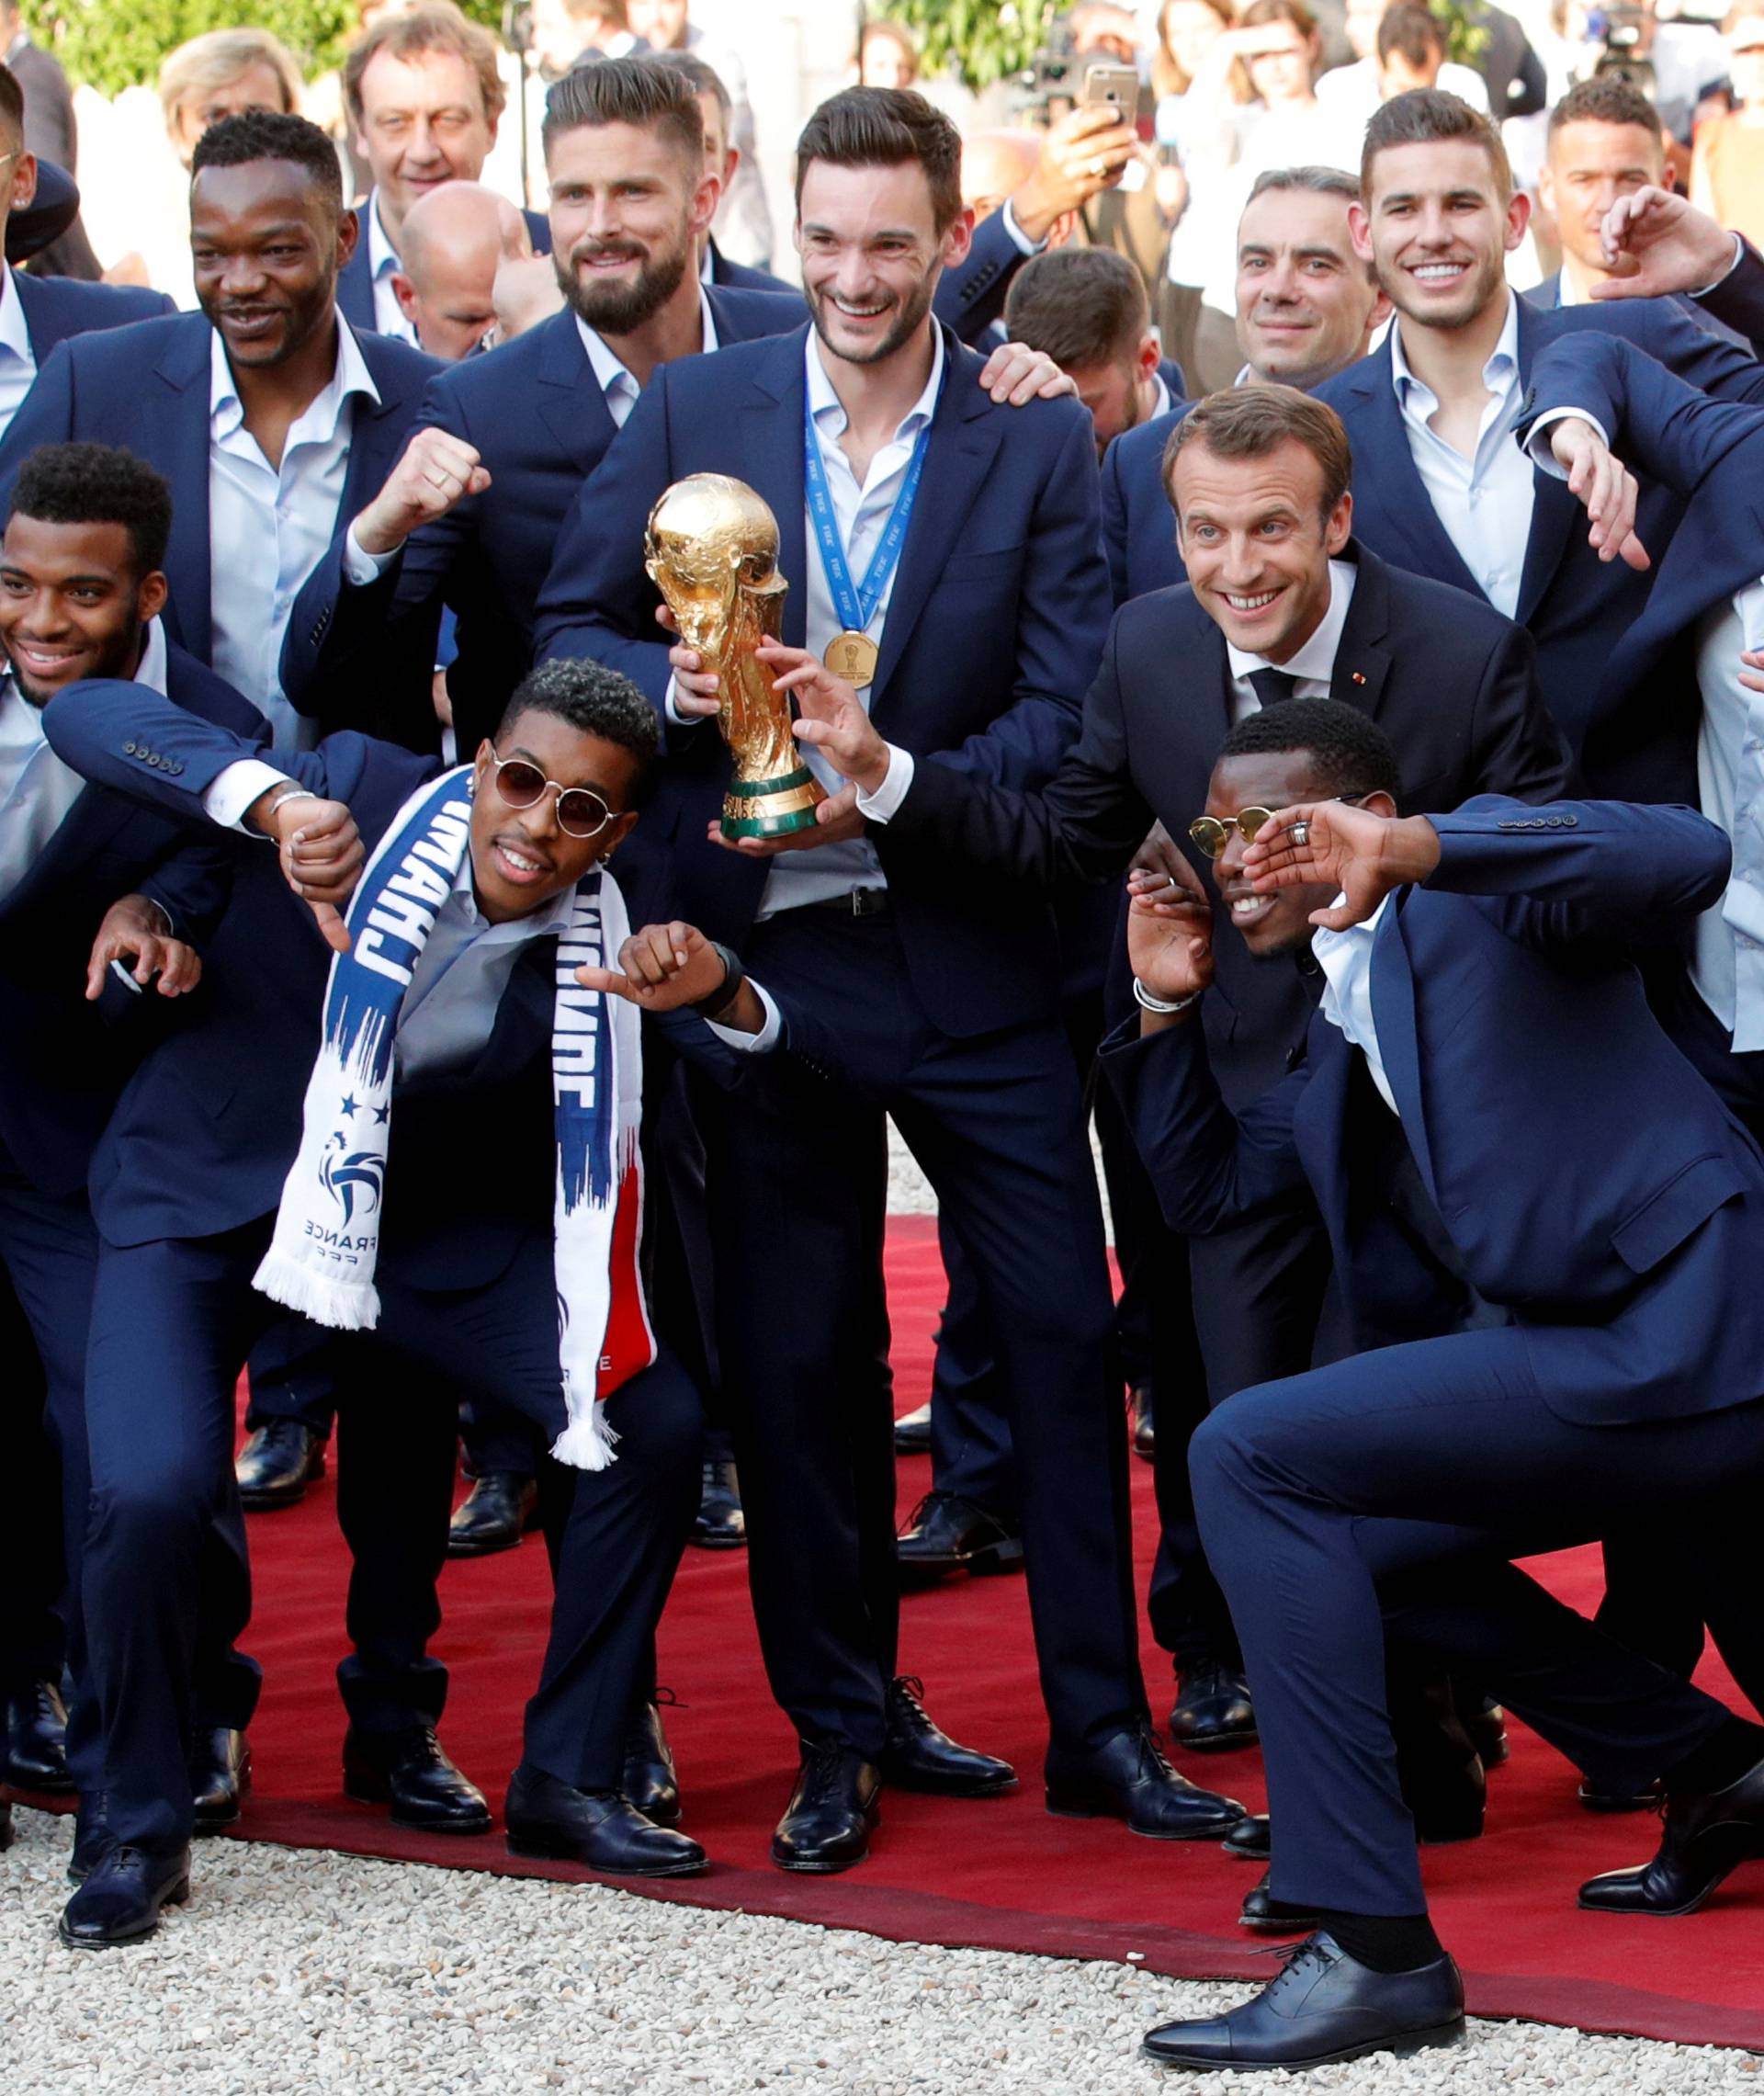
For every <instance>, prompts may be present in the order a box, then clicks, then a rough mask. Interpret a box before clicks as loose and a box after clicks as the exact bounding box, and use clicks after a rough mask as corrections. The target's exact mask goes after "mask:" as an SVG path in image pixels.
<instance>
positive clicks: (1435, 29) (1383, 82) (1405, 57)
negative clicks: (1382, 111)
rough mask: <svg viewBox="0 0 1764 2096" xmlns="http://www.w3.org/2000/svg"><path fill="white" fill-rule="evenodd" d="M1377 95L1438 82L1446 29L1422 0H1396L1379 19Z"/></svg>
mask: <svg viewBox="0 0 1764 2096" xmlns="http://www.w3.org/2000/svg"><path fill="white" fill-rule="evenodd" d="M1377 53H1378V97H1379V100H1380V101H1384V102H1388V101H1389V100H1390V98H1391V96H1393V95H1406V94H1408V92H1409V90H1410V89H1411V88H1415V87H1432V86H1434V85H1437V84H1438V81H1439V77H1440V69H1441V67H1442V65H1443V64H1444V63H1445V31H1444V30H1443V29H1442V28H1441V27H1440V23H1439V18H1438V17H1437V16H1436V15H1435V14H1434V13H1433V11H1432V9H1431V8H1430V7H1427V6H1423V5H1422V0H1397V4H1396V6H1391V7H1386V8H1385V11H1384V13H1383V15H1381V16H1380V17H1379V19H1378V43H1377Z"/></svg>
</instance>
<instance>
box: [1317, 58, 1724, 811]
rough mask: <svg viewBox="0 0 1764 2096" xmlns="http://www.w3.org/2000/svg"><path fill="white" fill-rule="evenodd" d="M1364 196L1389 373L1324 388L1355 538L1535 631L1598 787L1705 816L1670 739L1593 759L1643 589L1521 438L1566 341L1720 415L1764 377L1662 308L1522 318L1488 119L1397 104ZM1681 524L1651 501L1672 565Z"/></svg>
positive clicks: (1360, 220)
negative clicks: (1656, 379) (1593, 344)
mask: <svg viewBox="0 0 1764 2096" xmlns="http://www.w3.org/2000/svg"><path fill="white" fill-rule="evenodd" d="M1363 179H1364V198H1363V203H1362V204H1361V205H1360V206H1359V207H1357V208H1356V210H1355V212H1354V240H1355V244H1356V245H1357V247H1358V248H1359V250H1360V252H1361V253H1362V254H1363V255H1365V256H1366V257H1367V258H1368V259H1370V260H1371V261H1372V262H1373V263H1374V266H1375V267H1376V269H1377V272H1378V278H1379V281H1380V282H1381V283H1382V284H1383V286H1384V287H1385V290H1386V291H1387V292H1388V293H1389V295H1390V297H1391V299H1392V300H1393V301H1394V302H1395V304H1396V306H1397V320H1396V322H1395V323H1394V324H1393V325H1392V328H1391V330H1390V334H1389V335H1388V337H1387V338H1386V340H1385V344H1384V346H1383V347H1382V348H1380V349H1379V350H1378V351H1377V352H1376V354H1375V355H1374V356H1372V357H1366V358H1365V359H1364V360H1363V362H1361V363H1359V364H1357V365H1353V366H1351V367H1350V368H1348V369H1347V370H1345V371H1343V372H1342V373H1340V375H1339V376H1338V377H1336V378H1334V379H1331V380H1328V381H1327V382H1326V383H1325V384H1324V385H1323V386H1322V387H1320V388H1319V389H1318V397H1319V398H1320V399H1323V400H1326V401H1328V402H1329V404H1330V405H1331V406H1332V407H1334V408H1335V409H1336V410H1337V412H1338V413H1339V414H1340V416H1341V419H1342V421H1343V423H1344V424H1345V425H1346V427H1347V431H1348V436H1349V440H1350V442H1351V444H1352V446H1353V453H1354V467H1355V487H1356V492H1357V493H1358V495H1359V504H1358V513H1357V516H1356V519H1355V528H1356V530H1357V532H1358V533H1359V535H1360V537H1361V538H1362V539H1363V541H1364V543H1365V544H1366V545H1368V546H1370V547H1371V548H1372V549H1374V551H1376V552H1378V553H1381V554H1383V556H1384V557H1385V559H1386V560H1388V561H1394V562H1397V563H1400V564H1401V565H1403V566H1405V567H1408V568H1411V569H1413V570H1414V571H1415V572H1417V573H1418V574H1424V575H1430V576H1432V577H1434V578H1435V579H1436V580H1437V581H1440V582H1444V583H1452V584H1453V586H1454V587H1456V588H1459V589H1463V590H1471V591H1474V592H1476V594H1477V595H1482V596H1484V597H1485V598H1486V599H1487V601H1488V602H1489V603H1491V604H1493V605H1494V606H1495V607H1496V608H1497V609H1498V610H1499V611H1502V612H1504V613H1505V614H1506V615H1507V616H1508V617H1513V618H1516V619H1518V620H1519V622H1520V623H1521V625H1523V626H1525V627H1526V628H1527V629H1529V630H1530V631H1531V633H1532V637H1533V639H1534V640H1536V642H1537V651H1538V674H1539V677H1540V679H1541V681H1542V683H1543V686H1544V697H1545V698H1546V699H1547V701H1548V702H1549V706H1550V710H1551V711H1552V713H1553V714H1554V715H1555V718H1556V720H1557V721H1558V723H1559V724H1560V726H1561V728H1562V730H1563V732H1564V733H1565V734H1566V737H1567V739H1568V742H1569V746H1570V747H1571V748H1572V749H1573V750H1574V751H1575V753H1576V754H1577V757H1581V758H1582V770H1583V773H1584V776H1585V777H1586V779H1587V783H1588V785H1589V787H1594V788H1596V789H1597V790H1599V791H1600V792H1609V793H1613V794H1623V795H1628V794H1634V795H1636V796H1638V797H1640V798H1643V799H1678V800H1694V799H1695V786H1694V780H1693V779H1692V778H1691V776H1688V775H1687V774H1686V772H1685V770H1684V768H1683V765H1682V762H1681V753H1680V751H1679V747H1678V746H1677V745H1678V738H1677V736H1676V735H1675V733H1674V732H1673V731H1672V730H1671V728H1670V727H1669V726H1668V724H1667V723H1666V722H1663V721H1660V720H1658V719H1656V720H1654V721H1651V722H1650V721H1647V720H1644V719H1634V721H1633V722H1632V726H1633V728H1634V738H1633V740H1632V741H1630V742H1628V743H1626V744H1625V745H1623V746H1622V747H1613V746H1612V745H1611V744H1610V743H1609V742H1607V743H1605V744H1604V745H1603V746H1602V747H1601V748H1600V750H1599V751H1598V752H1597V753H1596V757H1595V753H1592V752H1588V753H1586V754H1585V755H1584V756H1582V744H1583V742H1584V741H1585V738H1586V734H1587V731H1588V725H1589V714H1590V710H1591V708H1593V706H1594V704H1595V702H1596V700H1597V698H1598V695H1599V694H1600V690H1601V688H1602V685H1603V682H1604V676H1605V670H1606V665H1607V663H1608V662H1609V660H1610V657H1611V651H1612V649H1613V648H1614V647H1615V646H1616V644H1617V642H1618V641H1619V640H1620V639H1621V638H1622V636H1623V631H1624V629H1626V628H1627V627H1628V626H1629V624H1630V623H1631V621H1632V620H1633V619H1634V617H1636V615H1637V613H1638V612H1639V611H1640V610H1641V608H1642V606H1643V603H1644V602H1645V597H1646V593H1647V583H1646V580H1645V577H1644V576H1642V575H1641V574H1639V573H1637V572H1635V571H1634V570H1633V569H1631V568H1628V567H1626V566H1625V565H1624V564H1623V562H1621V561H1611V562H1603V561H1600V559H1599V557H1598V555H1597V554H1596V553H1595V552H1594V551H1593V550H1592V549H1591V548H1590V547H1589V545H1588V543H1587V533H1586V530H1585V527H1584V526H1583V524H1582V521H1581V517H1580V511H1579V507H1578V505H1577V504H1576V502H1575V500H1574V498H1573V497H1572V495H1570V494H1569V493H1568V491H1567V489H1566V486H1564V484H1563V483H1562V482H1560V481H1558V480H1556V479H1554V478H1553V477H1552V476H1550V475H1549V474H1546V473H1544V472H1541V471H1538V470H1535V469H1532V470H1526V469H1524V468H1523V466H1522V464H1521V462H1518V461H1516V460H1515V459H1513V457H1512V448H1511V443H1510V436H1509V432H1510V429H1511V427H1512V425H1514V424H1515V423H1516V422H1517V421H1518V420H1519V415H1520V411H1521V405H1522V402H1523V396H1524V389H1525V387H1526V385H1527V384H1528V383H1529V380H1530V374H1531V370H1532V361H1533V359H1534V358H1535V357H1536V355H1537V352H1538V350H1539V349H1540V348H1541V347H1542V346H1543V345H1544V343H1546V342H1551V341H1555V340H1556V339H1558V338H1559V337H1560V336H1562V335H1564V334H1579V333H1582V332H1586V331H1589V330H1590V331H1591V332H1592V333H1594V334H1600V333H1616V334H1623V335H1626V336H1627V337H1628V338H1629V339H1631V340H1632V341H1634V342H1636V343H1638V344H1639V345H1640V346H1642V347H1643V348H1645V350H1647V352H1648V353H1649V355H1651V356H1655V357H1658V358H1659V360H1660V361H1661V362H1662V363H1664V364H1667V365H1668V366H1670V367H1671V368H1673V369H1675V370H1677V371H1678V372H1679V375H1680V376H1681V377H1682V378H1685V379H1687V380H1690V381H1691V383H1692V384H1694V385H1698V386H1701V387H1702V389H1703V390H1704V391H1706V392H1710V393H1713V394H1714V395H1716V396H1717V397H1720V398H1726V399H1739V400H1764V365H1759V364H1758V363H1756V362H1753V361H1751V360H1749V359H1748V358H1747V356H1746V355H1745V353H1744V352H1743V351H1741V350H1740V349H1738V348H1736V346H1734V345H1733V344H1732V343H1730V342H1727V341H1724V340H1723V339H1721V338H1720V337H1718V336H1715V335H1713V334H1708V333H1707V332H1705V331H1704V330H1703V329H1702V328H1700V327H1699V326H1698V325H1697V324H1696V323H1695V322H1693V321H1692V320H1691V319H1690V318H1689V317H1687V316H1686V315H1685V314H1684V313H1682V312H1679V310H1678V309H1677V308H1676V306H1673V305H1671V304H1668V303H1664V302H1662V303H1659V304H1656V305H1648V306H1640V305H1635V306H1623V305H1612V306H1611V307H1609V309H1607V307H1606V305H1605V304H1604V303H1603V302H1600V304H1597V305H1587V306H1569V307H1563V308H1558V309H1557V310H1556V311H1555V312H1548V313H1544V312H1538V311H1536V310H1535V309H1534V308H1533V307H1532V306H1530V305H1528V304H1527V303H1526V302H1525V301H1524V300H1521V299H1516V298H1515V297H1514V296H1513V294H1512V293H1511V292H1510V290H1509V289H1507V286H1506V283H1505V281H1504V278H1503V277H1502V274H1501V262H1502V257H1503V255H1505V254H1506V252H1507V251H1508V250H1509V249H1510V247H1512V246H1513V245H1515V244H1517V242H1518V240H1519V239H1520V237H1521V234H1522V232H1523V230H1524V223H1525V205H1524V201H1523V198H1521V197H1520V196H1518V195H1516V194H1515V192H1514V191H1513V188H1512V184H1511V177H1510V171H1509V169H1508V166H1507V161H1506V155H1505V153H1504V150H1503V149H1502V147H1501V144H1500V142H1499V139H1498V136H1497V134H1496V133H1495V132H1494V130H1492V128H1491V127H1490V126H1489V124H1488V122H1487V119H1486V118H1484V117H1482V116H1480V115H1479V114H1478V113H1477V112H1476V111H1475V110H1472V109H1470V108H1468V107H1467V106H1466V105H1465V104H1464V103H1462V102H1460V101H1458V100H1457V98H1456V97H1455V96H1451V95H1442V94H1440V93H1439V92H1438V91H1437V90H1433V89H1419V90H1416V91H1415V92H1413V93H1410V94H1407V95H1399V96H1397V97H1396V98H1395V99H1394V100H1392V101H1389V102H1386V103H1385V104H1384V105H1383V106H1382V107H1381V108H1379V109H1378V111H1377V112H1376V114H1375V115H1374V117H1373V119H1372V121H1371V124H1370V126H1369V128H1368V130H1367V154H1366V160H1365V165H1364V178H1363ZM1452 197H1458V198H1475V207H1474V209H1467V208H1464V207H1462V206H1453V205H1451V204H1450V203H1449V202H1448V198H1452ZM1490 391H1493V393H1494V394H1495V396H1496V399H1497V402H1498V407H1497V408H1496V409H1495V410H1494V411H1492V412H1489V411H1488V410H1487V400H1488V395H1489V393H1490ZM1430 402H1433V403H1435V404H1433V405H1432V406H1430V404H1429V403H1430ZM1448 431H1449V432H1450V433H1451V434H1450V435H1449V436H1448V435H1445V434H1442V432H1448ZM1678 519H1679V505H1678V504H1677V503H1676V502H1675V501H1674V499H1673V498H1672V497H1671V496H1670V495H1669V494H1668V493H1666V492H1665V491H1663V490H1654V491H1651V492H1650V493H1649V494H1648V496H1647V498H1646V502H1645V506H1644V512H1643V516H1642V518H1641V520H1640V527H1641V535H1642V537H1643V538H1644V539H1645V540H1646V541H1647V543H1648V544H1650V545H1651V546H1653V547H1655V549H1657V551H1664V549H1665V548H1666V546H1667V544H1668V542H1669V540H1670V538H1671V534H1672V531H1673V529H1674V528H1675V527H1676V525H1677V523H1678Z"/></svg>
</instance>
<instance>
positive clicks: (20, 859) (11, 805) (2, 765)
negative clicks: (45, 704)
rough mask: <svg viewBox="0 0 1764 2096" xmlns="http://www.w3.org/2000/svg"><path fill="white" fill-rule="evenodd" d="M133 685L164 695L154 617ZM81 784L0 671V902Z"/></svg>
mask: <svg viewBox="0 0 1764 2096" xmlns="http://www.w3.org/2000/svg"><path fill="white" fill-rule="evenodd" d="M134 681H135V682H136V683H137V684H140V685H146V686H147V687H148V689H149V690H150V691H156V692H158V694H159V695H160V697H162V698H163V697H164V696H165V633H164V628H163V627H162V626H161V625H160V623H159V621H158V619H156V618H154V619H150V620H149V621H148V625H147V633H146V645H145V647H144V648H143V649H142V650H141V667H140V668H139V669H138V670H137V671H136V672H135V678H134ZM85 783H86V782H85V779H84V778H83V777H82V776H81V775H80V774H79V773H78V772H76V771H75V770H74V767H73V765H67V764H63V763H62V760H61V758H60V757H58V756H57V755H56V754H55V753H54V751H53V750H51V748H50V746H49V743H48V742H47V741H46V740H45V738H44V735H43V709H42V708H41V707H40V706H37V705H34V704H33V703H32V702H31V701H30V700H29V699H28V698H27V697H25V695H24V693H23V692H22V691H20V690H19V688H18V685H17V679H16V678H15V677H14V676H13V674H12V673H11V671H10V670H6V671H5V672H4V673H0V902H3V901H6V899H7V898H8V897H9V896H10V895H11V894H12V892H13V890H14V889H16V888H17V886H18V884H19V882H20V881H21V880H23V879H24V878H25V876H26V875H27V874H28V872H29V871H30V869H31V867H33V866H34V865H35V864H36V862H37V858H38V855H39V854H40V852H41V851H42V850H43V849H44V847H45V846H46V845H47V844H49V841H50V839H51V837H53V836H54V834H55V833H56V831H57V830H59V829H60V828H61V826H62V821H64V819H65V818H66V816H67V813H68V811H69V810H70V809H71V808H72V807H73V806H74V802H75V801H76V800H77V799H79V798H80V796H81V794H82V793H84V792H85Z"/></svg>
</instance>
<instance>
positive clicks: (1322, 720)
mask: <svg viewBox="0 0 1764 2096" xmlns="http://www.w3.org/2000/svg"><path fill="white" fill-rule="evenodd" d="M1300 750H1302V751H1303V752H1304V753H1305V754H1306V756H1308V757H1313V758H1315V759H1316V761H1317V777H1318V779H1319V781H1320V782H1321V783H1322V784H1323V785H1325V786H1327V787H1329V789H1330V791H1331V792H1333V793H1387V794H1389V796H1390V798H1391V799H1393V800H1395V801H1397V803H1398V805H1400V804H1401V801H1402V789H1403V781H1402V774H1401V772H1400V771H1399V770H1398V769H1397V753H1396V751H1395V750H1394V749H1393V748H1392V747H1391V742H1390V737H1389V736H1388V735H1386V734H1385V731H1384V730H1383V729H1382V728H1381V727H1379V725H1378V723H1377V722H1376V721H1375V720H1374V719H1372V717H1371V715H1370V714H1365V713H1362V712H1361V711H1360V709H1359V708H1358V707H1354V706H1343V705H1342V703H1341V701H1340V699H1339V698H1288V699H1283V700H1282V702H1281V703H1280V704H1279V705H1278V706H1264V707H1263V708H1261V712H1259V713H1252V714H1250V716H1249V717H1248V719H1243V720H1239V721H1238V724H1237V726H1236V727H1235V728H1233V729H1232V731H1231V732H1230V733H1229V734H1228V735H1227V737H1226V739H1225V741H1224V742H1223V743H1222V744H1221V745H1220V749H1219V755H1220V757H1221V759H1223V758H1226V757H1261V756H1275V755H1285V754H1287V753H1292V752H1296V751H1300Z"/></svg>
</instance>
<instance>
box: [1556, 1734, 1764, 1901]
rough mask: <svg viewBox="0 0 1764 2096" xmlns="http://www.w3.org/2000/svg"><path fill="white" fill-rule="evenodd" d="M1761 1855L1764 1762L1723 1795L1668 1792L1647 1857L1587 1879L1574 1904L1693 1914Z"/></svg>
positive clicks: (1763, 1846) (1763, 1841)
mask: <svg viewBox="0 0 1764 2096" xmlns="http://www.w3.org/2000/svg"><path fill="white" fill-rule="evenodd" d="M1760 1856H1764V1762H1754V1764H1753V1765H1752V1767H1750V1768H1749V1769H1747V1772H1746V1773H1745V1774H1744V1775H1743V1776H1741V1777H1740V1779H1739V1781H1738V1782H1737V1783H1730V1784H1728V1785H1727V1787H1726V1789H1725V1790H1714V1791H1709V1790H1699V1791H1683V1792H1680V1793H1679V1795H1678V1796H1673V1795H1672V1794H1671V1793H1669V1792H1668V1795H1667V1798H1666V1805H1665V1809H1664V1811H1663V1813H1662V1815H1661V1825H1660V1846H1659V1849H1658V1851H1657V1853H1656V1854H1655V1857H1654V1860H1653V1861H1652V1862H1651V1863H1647V1864H1643V1865H1642V1867H1641V1868H1640V1869H1639V1870H1611V1871H1606V1872H1605V1873H1604V1875H1602V1876H1600V1877H1594V1878H1589V1879H1588V1881H1587V1882H1586V1884H1585V1885H1583V1886H1581V1887H1580V1904H1581V1906H1582V1907H1585V1908H1589V1909H1590V1910H1591V1911H1592V1912H1593V1913H1595V1914H1657V1915H1660V1916H1661V1917H1668V1916H1671V1915H1676V1914H1694V1913H1695V1912H1696V1910H1697V1909H1698V1908H1699V1907H1701V1906H1702V1903H1703V1901H1704V1900H1705V1899H1707V1898H1708V1897H1709V1895H1710V1894H1711V1893H1712V1892H1713V1890H1714V1889H1715V1887H1716V1886H1718V1885H1719V1884H1720V1883H1721V1881H1722V1880H1723V1878H1724V1877H1726V1876H1727V1875H1729V1873H1730V1872H1732V1871H1735V1870H1736V1869H1737V1868H1738V1867H1739V1865H1740V1864H1743V1863H1749V1862H1751V1861H1753V1860H1754V1859H1755V1858H1757V1857H1760Z"/></svg>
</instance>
